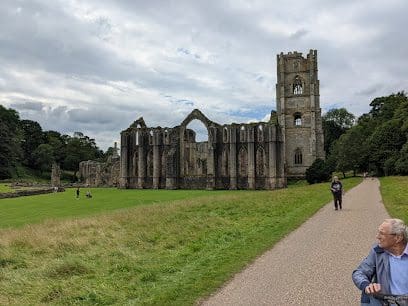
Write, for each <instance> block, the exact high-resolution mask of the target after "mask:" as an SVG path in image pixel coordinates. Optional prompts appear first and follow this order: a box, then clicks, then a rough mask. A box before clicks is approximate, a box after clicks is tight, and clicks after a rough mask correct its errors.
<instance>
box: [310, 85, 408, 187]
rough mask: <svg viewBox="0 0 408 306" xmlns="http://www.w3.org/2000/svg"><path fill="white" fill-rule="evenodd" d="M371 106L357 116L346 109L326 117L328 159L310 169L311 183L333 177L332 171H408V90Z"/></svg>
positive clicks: (375, 172)
mask: <svg viewBox="0 0 408 306" xmlns="http://www.w3.org/2000/svg"><path fill="white" fill-rule="evenodd" d="M370 107H371V110H370V111H369V112H368V113H366V114H363V115H362V116H360V117H359V118H357V119H355V116H354V115H353V114H351V113H349V112H348V111H347V110H346V109H344V108H340V109H332V110H330V111H328V112H327V113H326V114H325V115H324V116H323V117H322V121H323V122H322V123H323V130H324V140H325V150H326V160H325V161H323V160H316V161H315V162H314V163H313V165H312V166H311V167H310V168H309V169H308V170H307V172H306V179H307V180H308V182H309V183H315V182H322V181H326V180H328V179H330V177H331V174H332V172H334V171H338V172H342V173H343V175H344V176H345V173H346V172H349V171H352V172H353V174H354V175H356V173H358V172H360V173H363V172H367V173H369V174H370V175H375V176H384V175H408V98H407V95H406V94H405V93H404V92H398V93H397V94H391V95H389V96H385V97H378V98H375V99H374V100H373V101H372V102H371V103H370Z"/></svg>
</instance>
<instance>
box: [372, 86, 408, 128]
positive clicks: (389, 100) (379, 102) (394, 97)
mask: <svg viewBox="0 0 408 306" xmlns="http://www.w3.org/2000/svg"><path fill="white" fill-rule="evenodd" d="M404 101H405V102H406V101H407V96H406V94H405V93H404V91H401V92H398V93H397V94H391V95H389V96H387V97H379V98H375V99H374V100H373V101H372V102H371V103H370V106H371V110H370V115H372V117H373V118H376V119H379V120H381V121H383V122H384V121H387V120H390V119H392V118H393V117H394V115H395V110H396V109H398V107H399V106H400V104H401V103H404Z"/></svg>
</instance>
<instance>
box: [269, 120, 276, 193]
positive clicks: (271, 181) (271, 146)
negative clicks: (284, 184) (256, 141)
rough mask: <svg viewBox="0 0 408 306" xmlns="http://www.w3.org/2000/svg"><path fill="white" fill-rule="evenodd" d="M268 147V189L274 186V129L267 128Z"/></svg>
mask: <svg viewBox="0 0 408 306" xmlns="http://www.w3.org/2000/svg"><path fill="white" fill-rule="evenodd" d="M268 149H269V160H268V164H269V189H275V188H276V129H275V127H272V126H270V127H269V128H268Z"/></svg>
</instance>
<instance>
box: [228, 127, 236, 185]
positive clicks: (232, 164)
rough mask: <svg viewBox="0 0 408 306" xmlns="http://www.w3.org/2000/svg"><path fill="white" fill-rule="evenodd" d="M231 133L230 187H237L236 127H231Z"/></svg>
mask: <svg viewBox="0 0 408 306" xmlns="http://www.w3.org/2000/svg"><path fill="white" fill-rule="evenodd" d="M228 132H229V133H230V137H229V138H230V152H229V153H230V158H229V169H230V189H237V132H236V128H235V127H231V128H229V130H228Z"/></svg>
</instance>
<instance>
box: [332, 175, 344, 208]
mask: <svg viewBox="0 0 408 306" xmlns="http://www.w3.org/2000/svg"><path fill="white" fill-rule="evenodd" d="M330 190H331V192H332V194H333V197H334V209H335V210H338V209H339V208H340V209H342V206H341V204H342V198H341V197H342V193H343V184H342V183H341V182H340V181H339V178H338V177H337V176H334V177H333V181H332V183H331V187H330Z"/></svg>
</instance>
